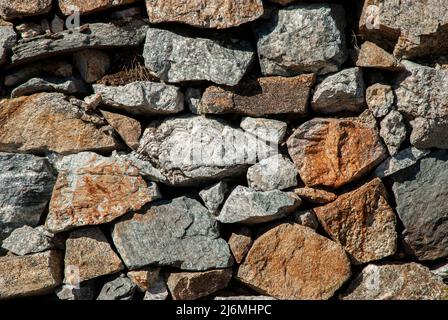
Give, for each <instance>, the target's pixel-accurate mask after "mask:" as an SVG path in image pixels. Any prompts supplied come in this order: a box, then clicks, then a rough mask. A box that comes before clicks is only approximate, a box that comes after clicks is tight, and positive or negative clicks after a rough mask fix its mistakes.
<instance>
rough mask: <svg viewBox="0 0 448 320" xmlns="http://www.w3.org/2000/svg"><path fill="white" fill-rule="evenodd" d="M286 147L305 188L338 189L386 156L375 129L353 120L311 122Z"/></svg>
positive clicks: (297, 132) (304, 125)
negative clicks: (323, 187) (322, 187)
mask: <svg viewBox="0 0 448 320" xmlns="http://www.w3.org/2000/svg"><path fill="white" fill-rule="evenodd" d="M360 120H361V119H360ZM287 145H288V151H289V154H290V156H291V158H292V160H293V161H294V163H295V164H296V166H297V168H298V170H299V174H300V177H301V178H302V180H303V182H304V183H305V184H306V186H308V187H317V186H325V187H330V188H339V187H341V186H342V185H344V184H347V183H349V182H352V181H355V180H357V179H358V178H360V177H362V176H363V175H364V174H366V173H368V172H369V171H370V170H371V169H373V168H374V167H375V166H376V165H378V164H379V163H381V161H382V160H384V159H385V157H386V149H385V148H384V146H383V144H382V142H381V140H380V138H379V135H378V133H377V132H376V130H375V129H374V128H372V127H370V126H369V125H368V124H366V123H363V122H361V121H356V119H353V120H350V119H322V118H315V119H312V120H310V121H308V122H306V123H304V124H303V125H302V126H300V127H299V128H298V129H297V130H296V131H295V132H294V133H293V134H292V136H291V137H289V139H288V141H287Z"/></svg>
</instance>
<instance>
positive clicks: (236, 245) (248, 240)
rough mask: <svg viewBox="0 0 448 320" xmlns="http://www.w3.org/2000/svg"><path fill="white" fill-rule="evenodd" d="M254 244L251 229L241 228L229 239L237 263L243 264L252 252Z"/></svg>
mask: <svg viewBox="0 0 448 320" xmlns="http://www.w3.org/2000/svg"><path fill="white" fill-rule="evenodd" d="M252 243H253V241H252V232H251V231H250V229H249V228H247V227H240V228H238V229H237V230H235V231H234V232H232V234H231V235H230V238H229V247H230V251H232V254H233V257H234V258H235V261H236V263H238V264H240V263H241V262H243V260H244V258H245V257H246V255H247V253H248V252H249V250H250V247H251V246H252Z"/></svg>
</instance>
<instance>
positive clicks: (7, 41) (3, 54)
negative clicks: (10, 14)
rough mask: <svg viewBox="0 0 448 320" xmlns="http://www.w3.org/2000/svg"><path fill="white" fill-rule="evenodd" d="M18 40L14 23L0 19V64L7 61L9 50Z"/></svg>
mask: <svg viewBox="0 0 448 320" xmlns="http://www.w3.org/2000/svg"><path fill="white" fill-rule="evenodd" d="M16 41H17V34H16V32H15V31H14V25H13V24H12V23H7V22H2V21H0V65H2V64H4V63H6V60H7V56H8V53H9V50H10V49H11V48H12V47H13V46H14V44H15V43H16Z"/></svg>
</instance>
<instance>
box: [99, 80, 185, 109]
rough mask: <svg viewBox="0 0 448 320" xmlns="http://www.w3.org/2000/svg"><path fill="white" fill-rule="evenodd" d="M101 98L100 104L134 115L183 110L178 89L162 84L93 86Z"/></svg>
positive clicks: (138, 82)
mask: <svg viewBox="0 0 448 320" xmlns="http://www.w3.org/2000/svg"><path fill="white" fill-rule="evenodd" d="M93 90H94V92H95V93H98V94H100V95H101V97H102V99H103V100H102V104H103V105H105V106H108V107H111V108H114V109H118V110H123V111H127V112H129V113H132V114H136V115H143V116H151V115H155V114H173V113H179V112H181V111H183V110H184V101H183V99H184V97H183V94H182V93H181V91H180V89H179V88H177V87H175V86H171V85H166V84H163V83H157V82H150V81H137V82H132V83H130V84H127V85H124V86H118V87H111V86H105V85H102V84H95V85H93Z"/></svg>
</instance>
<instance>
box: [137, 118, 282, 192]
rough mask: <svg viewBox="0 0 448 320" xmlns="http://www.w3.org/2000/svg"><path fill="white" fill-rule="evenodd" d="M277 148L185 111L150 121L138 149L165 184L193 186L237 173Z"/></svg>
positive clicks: (217, 121)
mask: <svg viewBox="0 0 448 320" xmlns="http://www.w3.org/2000/svg"><path fill="white" fill-rule="evenodd" d="M277 149H278V146H277V145H275V146H271V145H268V144H266V143H265V142H264V141H260V140H259V139H257V137H255V136H253V135H252V134H249V133H245V132H243V131H242V130H240V129H234V128H232V127H231V126H230V125H227V123H226V122H224V121H222V120H218V119H211V118H205V117H201V116H189V115H187V116H181V117H177V118H167V119H164V120H161V121H154V122H152V123H150V124H149V126H148V127H147V129H146V130H145V132H144V134H143V137H142V139H141V141H140V147H139V150H138V152H139V154H140V155H141V156H142V157H143V158H147V160H148V161H149V162H151V164H152V166H153V167H154V168H155V169H157V170H159V171H160V172H161V174H163V176H165V178H166V180H168V182H169V184H172V185H183V186H188V185H195V186H197V185H198V184H202V183H207V182H210V181H216V180H222V179H223V178H225V177H231V176H235V175H240V174H242V173H244V172H245V170H246V168H247V166H248V165H249V164H255V163H257V162H258V161H259V160H262V159H265V158H268V157H270V156H272V155H275V154H277V153H278V150H277Z"/></svg>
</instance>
